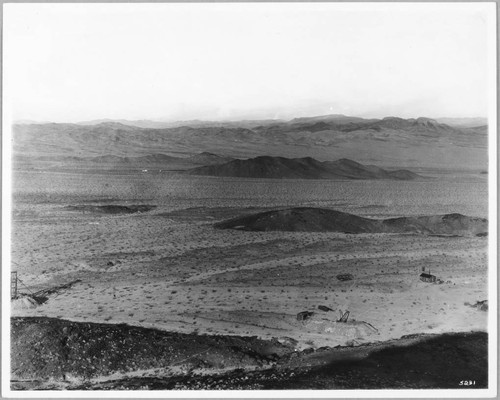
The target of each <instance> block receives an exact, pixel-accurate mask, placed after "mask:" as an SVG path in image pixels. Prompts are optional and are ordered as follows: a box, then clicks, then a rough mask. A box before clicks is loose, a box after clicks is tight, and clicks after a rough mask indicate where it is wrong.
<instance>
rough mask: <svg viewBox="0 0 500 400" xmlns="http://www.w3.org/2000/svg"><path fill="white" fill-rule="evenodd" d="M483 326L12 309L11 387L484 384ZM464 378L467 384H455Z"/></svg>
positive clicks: (252, 387) (147, 387)
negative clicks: (219, 325)
mask: <svg viewBox="0 0 500 400" xmlns="http://www.w3.org/2000/svg"><path fill="white" fill-rule="evenodd" d="M487 342H488V336H487V334H486V333H484V332H471V333H453V334H443V335H413V336H411V337H404V338H401V339H399V340H392V341H389V342H378V343H372V344H366V345H362V346H358V347H338V348H327V347H325V348H320V349H316V350H313V349H307V350H304V351H301V352H298V351H296V350H295V349H294V348H293V340H284V339H283V338H282V339H280V340H278V339H273V340H260V339H258V338H256V337H238V336H222V335H221V336H218V335H213V336H209V335H195V334H181V333H172V332H165V331H160V330H155V329H146V328H140V327H133V326H128V325H123V324H122V325H113V324H98V323H81V322H71V321H66V320H60V319H54V318H42V317H36V318H12V319H11V355H12V364H11V371H12V372H11V387H12V389H13V390H26V389H53V390H57V389H82V390H124V389H128V390H130V389H132V390H134V389H137V390H139V389H140V390H160V389H161V390H169V389H382V388H485V387H487V371H488V361H487ZM464 379H470V380H472V381H474V385H471V386H467V387H462V386H460V381H462V380H464Z"/></svg>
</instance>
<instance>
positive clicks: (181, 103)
mask: <svg viewBox="0 0 500 400" xmlns="http://www.w3.org/2000/svg"><path fill="white" fill-rule="evenodd" d="M494 11H495V10H494V4H493V3H490V4H484V3H475V4H466V3H434V4H433V3H427V4H426V3H416V4H410V3H402V4H396V3H389V4H381V3H357V4H346V3H288V4H287V3H268V4H264V3H232V4H231V3H219V4H210V3H206V4H174V3H171V4H154V3H151V4H127V3H123V4H5V5H4V59H3V62H4V89H5V90H6V92H4V110H5V111H6V112H8V113H10V114H11V115H12V116H13V118H15V119H33V120H38V121H57V122H64V121H83V120H90V119H99V118H125V119H193V118H199V119H211V120H215V119H237V118H293V117H295V116H305V115H320V114H331V113H343V114H348V115H359V116H367V117H383V116H388V115H397V116H401V117H417V116H429V117H443V116H451V117H458V116H463V117H466V116H486V115H487V107H488V103H487V100H488V96H487V93H488V92H487V88H488V85H491V84H492V83H493V82H491V81H490V82H489V81H488V63H489V60H488V57H494V54H491V53H493V52H492V51H491V49H492V48H493V49H494V47H492V46H495V44H494V43H493V42H491V40H493V39H494V37H491V38H490V39H491V40H490V42H489V41H488V32H489V31H490V30H491V29H494V25H493V24H494V21H493V20H492V19H491V18H489V17H492V16H493V15H494ZM488 50H490V51H489V52H488ZM489 53H490V54H489ZM490 60H491V59H490ZM490 88H491V86H490ZM5 107H6V108H5Z"/></svg>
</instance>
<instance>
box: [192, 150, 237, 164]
mask: <svg viewBox="0 0 500 400" xmlns="http://www.w3.org/2000/svg"><path fill="white" fill-rule="evenodd" d="M186 160H188V161H190V162H192V163H194V164H202V165H215V164H224V163H227V162H230V161H232V160H234V158H231V157H223V156H219V155H217V154H214V153H209V152H208V151H204V152H203V153H199V154H195V155H194V156H191V157H188V158H187V159H186Z"/></svg>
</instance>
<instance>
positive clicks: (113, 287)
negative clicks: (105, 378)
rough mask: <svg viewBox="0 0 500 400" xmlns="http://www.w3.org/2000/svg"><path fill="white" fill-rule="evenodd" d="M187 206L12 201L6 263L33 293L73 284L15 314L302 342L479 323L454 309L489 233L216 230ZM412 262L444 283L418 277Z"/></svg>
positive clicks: (472, 298) (475, 278)
mask: <svg viewBox="0 0 500 400" xmlns="http://www.w3.org/2000/svg"><path fill="white" fill-rule="evenodd" d="M234 212H235V210H234V209H233V210H231V214H234ZM195 214H196V215H195V217H194V218H191V219H186V218H185V215H184V217H180V216H178V215H177V216H176V215H172V214H165V213H162V210H161V209H158V210H156V211H154V212H151V213H144V214H134V215H126V216H121V215H118V216H106V215H96V214H89V213H85V214H83V213H79V212H71V211H68V210H65V209H64V208H63V207H62V206H61V205H55V204H53V203H48V204H16V212H15V214H14V220H13V232H12V243H13V249H12V259H13V261H14V264H13V269H16V270H17V271H18V274H19V277H20V279H21V280H22V282H23V283H24V284H25V285H26V286H27V287H28V288H29V290H31V291H33V292H34V291H36V290H40V289H44V288H48V287H51V286H55V285H58V284H63V283H67V282H70V281H73V280H75V279H81V282H80V283H78V284H76V285H74V286H73V287H72V288H71V289H67V290H65V291H62V292H60V293H58V294H56V295H52V296H50V298H49V300H48V301H47V302H46V303H45V304H43V305H41V306H39V307H37V308H25V307H22V306H15V307H13V308H12V315H13V316H48V317H58V318H65V319H70V320H75V321H93V322H109V323H122V322H124V323H127V324H132V325H140V326H145V327H156V328H160V329H165V330H170V331H178V332H200V333H211V334H235V335H249V336H254V335H257V336H259V337H262V338H265V339H269V338H272V337H277V338H280V337H291V338H294V339H296V340H298V341H299V344H298V347H299V348H305V347H321V346H336V345H344V344H346V343H349V342H352V340H353V339H355V342H356V343H364V342H374V341H383V340H388V339H392V338H399V337H401V336H403V335H407V334H412V333H439V332H454V331H470V330H486V329H487V313H485V312H481V311H478V310H477V309H474V308H471V307H469V306H467V305H465V304H464V303H466V302H469V303H475V302H476V301H478V300H484V299H486V298H487V275H488V274H487V238H477V237H473V238H461V237H429V236H418V235H392V234H362V235H347V234H339V233H290V232H288V233H284V232H267V233H262V232H241V231H230V230H216V229H214V228H213V227H212V224H213V222H215V221H217V220H219V219H220V218H218V217H217V216H215V217H214V216H213V214H211V213H210V212H209V210H207V212H204V211H203V209H201V211H200V210H198V211H197V212H196V213H195ZM422 267H426V268H427V269H430V270H431V271H432V273H433V274H435V275H437V276H438V278H440V279H442V280H443V281H445V282H446V283H443V284H441V285H438V284H429V283H424V282H421V281H420V280H419V278H418V277H419V274H420V272H421V270H422ZM340 273H350V274H352V275H353V277H354V279H353V280H352V281H347V282H341V281H339V280H338V279H337V278H336V276H337V275H338V274H340ZM20 290H21V291H22V292H25V293H29V291H28V289H26V288H25V287H23V285H20ZM318 305H325V306H328V307H330V308H332V309H333V310H334V312H330V313H324V312H321V311H319V310H318V309H317V307H318ZM306 310H310V311H316V312H318V313H319V314H318V316H317V317H318V318H320V319H321V318H327V319H328V320H330V321H334V320H335V319H336V318H337V316H338V312H339V310H342V311H345V310H349V311H350V313H351V319H354V320H356V321H366V322H368V323H369V324H371V325H373V326H374V327H375V328H376V329H377V330H378V332H372V333H369V334H368V333H367V334H363V335H361V336H360V335H354V336H353V335H352V334H350V333H346V332H345V331H335V332H330V333H325V332H318V330H317V329H315V327H314V326H311V324H304V323H302V322H299V321H297V320H296V314H297V313H298V312H301V311H306ZM332 323H333V322H332Z"/></svg>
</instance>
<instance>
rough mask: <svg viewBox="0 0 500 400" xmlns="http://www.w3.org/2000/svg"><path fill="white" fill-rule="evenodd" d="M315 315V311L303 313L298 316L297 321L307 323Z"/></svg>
mask: <svg viewBox="0 0 500 400" xmlns="http://www.w3.org/2000/svg"><path fill="white" fill-rule="evenodd" d="M313 315H314V312H313V311H302V312H299V313H298V314H297V321H306V320H308V319H309V318H311V317H312V316H313Z"/></svg>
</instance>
